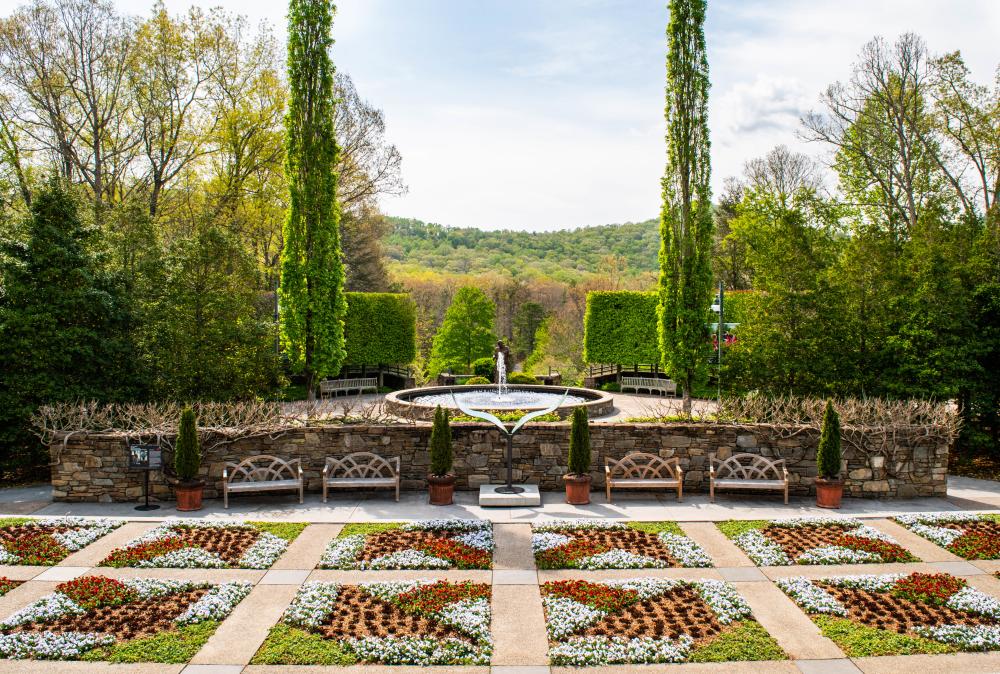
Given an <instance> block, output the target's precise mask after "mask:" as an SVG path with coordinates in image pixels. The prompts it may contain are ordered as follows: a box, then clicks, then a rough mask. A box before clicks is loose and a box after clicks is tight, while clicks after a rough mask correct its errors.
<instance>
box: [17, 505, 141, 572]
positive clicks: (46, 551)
mask: <svg viewBox="0 0 1000 674" xmlns="http://www.w3.org/2000/svg"><path fill="white" fill-rule="evenodd" d="M123 524H125V520H118V519H107V518H102V519H85V518H82V517H47V518H45V519H29V518H27V517H10V518H4V519H0V566H2V565H5V564H6V565H14V564H18V565H28V566H51V565H53V564H58V563H59V562H61V561H62V560H64V559H66V557H67V556H69V554H70V553H72V552H76V551H77V550H81V549H83V548H85V547H86V546H88V545H90V544H91V543H93V542H94V541H96V540H97V539H98V538H100V537H101V536H104V535H105V534H107V533H109V532H111V531H113V530H114V529H117V528H118V527H120V526H121V525H123Z"/></svg>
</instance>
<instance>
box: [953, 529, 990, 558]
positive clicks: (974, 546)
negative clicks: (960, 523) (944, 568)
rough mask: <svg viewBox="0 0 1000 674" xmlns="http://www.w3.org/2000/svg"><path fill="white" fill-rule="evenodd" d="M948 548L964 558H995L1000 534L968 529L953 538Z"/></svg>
mask: <svg viewBox="0 0 1000 674" xmlns="http://www.w3.org/2000/svg"><path fill="white" fill-rule="evenodd" d="M948 549H949V550H951V551H952V552H954V553H955V554H956V555H958V556H959V557H964V558H965V559H996V558H997V557H1000V536H988V535H986V534H984V533H982V532H974V531H970V532H966V533H963V534H962V535H961V536H959V537H958V538H956V539H955V540H953V541H952V542H951V544H950V545H949V546H948Z"/></svg>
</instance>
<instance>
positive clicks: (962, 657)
mask: <svg viewBox="0 0 1000 674" xmlns="http://www.w3.org/2000/svg"><path fill="white" fill-rule="evenodd" d="M854 664H856V665H857V666H858V667H860V668H861V671H862V672H864V673H865V674H914V673H915V672H927V673H928V674H930V673H931V672H953V673H954V674H959V673H961V674H986V673H987V672H990V673H995V672H1000V653H952V654H948V655H895V656H890V657H880V658H854Z"/></svg>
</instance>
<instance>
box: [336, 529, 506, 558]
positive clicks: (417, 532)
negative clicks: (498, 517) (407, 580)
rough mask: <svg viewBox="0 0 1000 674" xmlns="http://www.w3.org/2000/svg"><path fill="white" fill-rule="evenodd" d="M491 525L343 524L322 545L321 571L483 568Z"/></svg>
mask: <svg viewBox="0 0 1000 674" xmlns="http://www.w3.org/2000/svg"><path fill="white" fill-rule="evenodd" d="M492 563H493V525H492V524H491V523H490V522H488V521H485V520H464V519H440V520H419V521H416V522H407V523H403V522H388V523H377V524H353V525H352V524H348V525H347V526H345V527H344V529H343V530H342V531H341V533H340V535H339V536H338V537H337V538H335V539H334V540H333V541H331V543H330V544H329V545H328V546H327V548H326V551H325V552H324V553H323V557H322V558H321V559H320V562H319V567H320V568H321V569H454V568H458V569H489V568H492Z"/></svg>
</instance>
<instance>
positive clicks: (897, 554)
mask: <svg viewBox="0 0 1000 674" xmlns="http://www.w3.org/2000/svg"><path fill="white" fill-rule="evenodd" d="M834 545H842V546H844V547H845V548H850V549H851V550H858V551H860V552H873V553H875V554H876V555H878V556H879V557H881V558H882V561H883V562H886V563H888V562H915V561H917V558H916V557H914V556H913V555H912V554H910V553H909V551H907V550H906V548H904V547H903V546H901V545H898V544H896V543H890V542H889V541H882V540H879V539H877V538H865V537H864V536H849V535H847V536H841V537H840V538H839V539H838V540H837V541H836V543H834Z"/></svg>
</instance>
